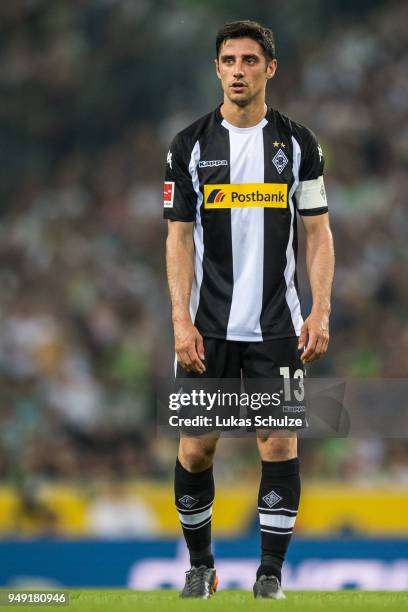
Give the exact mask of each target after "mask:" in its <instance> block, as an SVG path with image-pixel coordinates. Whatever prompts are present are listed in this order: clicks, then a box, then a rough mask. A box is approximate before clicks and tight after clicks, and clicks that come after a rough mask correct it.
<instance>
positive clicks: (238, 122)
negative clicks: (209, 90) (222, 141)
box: [220, 96, 268, 128]
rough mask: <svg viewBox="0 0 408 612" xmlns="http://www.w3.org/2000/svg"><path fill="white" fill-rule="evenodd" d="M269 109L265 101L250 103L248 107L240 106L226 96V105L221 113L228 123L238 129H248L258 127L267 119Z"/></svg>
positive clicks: (224, 104) (223, 105) (221, 109)
mask: <svg viewBox="0 0 408 612" xmlns="http://www.w3.org/2000/svg"><path fill="white" fill-rule="evenodd" d="M267 110H268V107H267V106H266V104H265V99H264V98H262V99H261V100H259V101H255V100H254V101H253V102H250V103H249V104H248V105H247V106H238V105H237V104H234V103H233V102H231V100H229V99H228V98H227V97H226V96H224V103H223V104H222V106H221V108H220V111H221V115H222V116H223V117H224V119H225V120H226V121H228V123H231V124H232V125H235V126H236V127H241V128H247V127H253V126H254V125H257V124H258V123H259V122H260V121H262V119H263V118H264V117H265V115H266V113H267Z"/></svg>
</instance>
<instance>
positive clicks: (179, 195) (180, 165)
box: [163, 135, 197, 221]
mask: <svg viewBox="0 0 408 612" xmlns="http://www.w3.org/2000/svg"><path fill="white" fill-rule="evenodd" d="M190 159H191V149H190V147H189V145H188V143H185V141H184V140H183V139H182V138H181V137H180V135H177V136H176V137H175V138H174V140H173V142H172V143H171V146H170V149H169V151H168V153H167V159H166V173H165V179H164V192H163V207H164V210H163V217H164V218H165V219H171V220H173V221H195V217H196V202H197V194H196V192H195V190H194V185H193V178H192V175H191V174H190V169H189V164H190Z"/></svg>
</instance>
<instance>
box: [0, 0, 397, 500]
mask: <svg viewBox="0 0 408 612" xmlns="http://www.w3.org/2000/svg"><path fill="white" fill-rule="evenodd" d="M255 4H256V3H255ZM260 4H261V3H260ZM262 4H264V3H262ZM287 4H292V8H290V7H282V11H280V12H278V13H276V9H277V7H280V4H278V3H277V2H271V3H270V7H269V9H268V8H267V7H265V6H263V7H262V8H259V11H258V13H257V14H256V15H251V16H252V17H256V18H258V19H260V20H263V21H264V22H266V23H267V24H270V25H271V27H272V28H273V29H275V31H276V37H277V50H278V57H282V59H281V61H280V64H279V71H278V76H277V77H276V79H274V81H273V82H272V83H271V87H270V91H269V93H268V95H269V97H270V103H271V104H272V105H273V106H275V107H277V108H278V109H279V110H281V112H283V113H285V114H288V115H289V116H290V117H292V118H293V119H294V120H296V121H299V122H301V123H305V124H306V125H308V126H309V127H311V128H312V129H313V130H314V131H315V132H316V134H318V137H319V140H320V142H321V144H322V147H323V150H324V152H325V158H326V174H327V178H326V188H327V193H328V198H329V207H330V211H331V222H332V227H333V232H334V237H335V246H336V257H337V271H336V279H335V286H334V298H333V314H332V342H331V346H330V350H329V353H328V355H327V357H326V358H325V359H324V360H322V361H321V362H319V363H318V364H317V365H316V366H314V367H313V368H311V370H310V374H311V375H313V374H316V375H320V374H322V375H325V376H333V377H338V378H341V377H375V378H381V377H385V378H393V377H396V378H403V377H406V375H407V371H408V317H407V307H406V305H407V302H408V283H407V282H406V277H407V274H406V269H407V262H408V246H407V241H406V235H407V232H408V215H407V213H406V203H405V195H404V194H405V193H407V191H408V179H407V176H408V174H407V172H406V170H407V165H408V106H407V98H408V38H407V36H406V23H407V22H408V5H406V4H405V3H401V2H397V1H389V2H373V3H372V8H366V9H365V10H364V11H361V12H356V11H357V7H355V8H354V9H353V7H352V6H351V4H350V3H345V4H346V5H347V6H348V10H347V11H344V12H341V11H340V9H339V11H338V12H337V13H336V12H335V11H334V13H333V14H332V15H330V14H328V13H327V5H328V4H330V3H324V2H316V3H314V8H313V10H314V11H317V14H316V15H315V17H316V18H315V19H314V20H313V22H312V23H310V27H308V28H303V27H302V20H301V19H300V18H299V17H297V18H295V17H296V15H292V14H291V13H290V11H291V10H293V11H294V10H295V9H296V8H299V7H300V6H301V4H299V3H298V2H294V3H287ZM354 4H357V3H354ZM227 5H228V3H227V2H222V1H220V2H218V3H217V6H215V4H214V3H212V2H208V3H195V2H181V1H180V2H177V1H174V2H169V3H168V6H167V7H165V6H164V4H162V3H154V2H153V1H152V0H140V1H139V0H138V2H134V1H133V0H70V1H69V2H55V3H54V2H51V3H50V2H46V1H45V0H15V2H13V3H2V4H1V6H0V30H1V34H2V35H1V37H0V90H1V96H2V104H1V107H0V139H1V145H0V158H1V163H2V178H1V185H0V195H1V204H0V284H1V288H2V291H1V293H0V313H1V318H0V399H1V404H0V479H2V480H4V481H11V482H13V483H15V485H16V486H18V487H20V489H21V491H22V492H23V493H24V492H25V491H30V490H31V487H32V486H33V482H34V483H35V482H37V481H38V480H42V479H61V478H67V479H72V480H76V481H81V480H83V479H92V478H103V477H107V478H111V479H113V480H115V479H121V478H150V477H153V478H162V479H165V478H168V477H170V475H171V472H172V469H173V462H174V455H175V443H173V442H169V441H162V440H160V439H158V438H157V437H156V435H155V388H157V385H159V384H160V377H161V376H168V375H170V373H171V365H172V361H173V357H172V337H171V326H170V318H169V302H168V297H167V288H166V280H165V271H164V237H165V224H164V222H163V221H162V208H161V203H162V175H163V171H164V159H165V153H166V151H167V147H168V143H169V141H170V140H171V137H172V136H173V135H174V133H175V132H176V131H178V129H180V128H181V127H183V126H184V125H187V124H188V123H189V122H190V121H192V120H194V119H195V118H197V117H199V116H200V115H202V114H204V113H205V112H208V111H209V110H210V109H211V108H213V107H215V106H216V104H217V103H218V102H219V101H220V93H219V90H218V84H217V82H216V78H215V76H214V75H213V67H212V57H213V55H214V50H213V46H214V45H213V39H214V38H215V32H216V29H217V27H219V26H220V25H221V24H222V23H223V22H224V21H225V20H228V19H233V18H237V17H241V16H242V15H243V14H245V16H246V15H247V13H248V11H247V10H245V11H242V12H241V13H239V14H238V13H237V12H234V13H233V14H232V13H231V10H230V11H229V12H228V9H227ZM241 6H242V7H244V6H245V4H244V3H241V2H237V8H240V7H241ZM319 7H320V8H319ZM362 7H366V3H362ZM360 8H361V7H360ZM272 9H275V10H272ZM268 10H269V12H268ZM303 10H304V9H303ZM319 10H320V11H321V15H322V16H324V19H322V21H323V23H321V22H320V21H319V19H318V17H319V12H318V11H319ZM325 11H326V12H325ZM275 13H276V14H275ZM292 17H293V19H291V18H292ZM203 18H205V19H206V23H207V26H208V27H206V28H205V32H203V29H202V23H203ZM305 18H306V17H305ZM309 19H310V16H309ZM275 22H276V23H275ZM288 23H289V24H290V27H289V26H288V28H287V30H285V28H286V25H287V24H288ZM281 32H282V34H281ZM281 39H282V40H281ZM280 50H282V54H281V55H280ZM299 252H300V256H299V259H300V262H299V265H300V269H303V270H304V261H303V256H302V254H301V253H302V251H301V249H300V251H299ZM304 276H305V275H304V274H303V277H304ZM303 285H304V290H303V294H304V297H305V299H304V309H305V312H307V309H308V307H309V306H310V295H309V293H308V290H307V285H306V283H305V282H303ZM391 408H392V407H390V409H391ZM236 444H237V448H239V443H236ZM247 444H248V442H247V441H245V442H242V445H247ZM239 454H240V453H239V452H237V454H236V455H233V456H232V457H230V462H233V463H234V470H238V469H239V465H240V463H239V462H238V461H236V458H237V455H239ZM302 456H303V461H304V465H305V466H306V467H307V470H306V469H305V476H306V472H307V473H308V474H309V475H310V477H313V478H318V477H319V476H320V477H327V478H332V479H343V480H353V479H356V478H357V479H358V478H365V477H370V478H376V477H378V476H379V475H381V476H382V477H384V478H386V477H387V478H392V479H395V480H399V481H401V482H407V481H408V447H407V445H406V443H405V441H399V442H398V441H396V440H388V441H386V440H381V439H378V440H370V441H368V440H365V441H364V440H347V441H343V442H339V441H330V440H327V441H320V442H317V441H314V442H304V443H302ZM225 459H226V464H225V465H228V456H226V457H225ZM255 464H256V461H255V459H254V460H253V462H252V463H251V464H250V465H251V466H254V467H253V469H254V470H255ZM241 468H242V474H246V473H247V472H248V469H252V468H251V467H250V468H248V467H245V465H242V466H241ZM235 474H236V471H235Z"/></svg>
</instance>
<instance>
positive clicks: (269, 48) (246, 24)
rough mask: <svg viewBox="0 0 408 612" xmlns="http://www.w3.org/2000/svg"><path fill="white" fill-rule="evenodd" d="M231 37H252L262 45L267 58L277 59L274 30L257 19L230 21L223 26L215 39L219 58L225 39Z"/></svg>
mask: <svg viewBox="0 0 408 612" xmlns="http://www.w3.org/2000/svg"><path fill="white" fill-rule="evenodd" d="M229 38H252V39H253V40H256V42H257V43H259V44H260V45H261V47H262V50H263V52H264V55H265V58H266V59H267V60H272V59H275V40H274V36H273V32H272V30H270V29H269V28H265V27H264V26H262V25H261V24H260V23H258V22H256V21H250V20H249V19H247V20H244V21H230V22H228V23H226V24H225V25H223V26H222V28H221V29H220V30H219V32H218V34H217V38H216V40H215V48H216V53H217V58H218V56H219V54H220V49H221V46H222V44H223V42H224V41H226V40H228V39H229Z"/></svg>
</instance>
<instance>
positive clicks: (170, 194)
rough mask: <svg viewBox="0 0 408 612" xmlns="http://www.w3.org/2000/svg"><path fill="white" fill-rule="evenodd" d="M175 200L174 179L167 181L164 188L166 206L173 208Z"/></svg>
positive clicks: (164, 203)
mask: <svg viewBox="0 0 408 612" xmlns="http://www.w3.org/2000/svg"><path fill="white" fill-rule="evenodd" d="M173 201H174V181H165V182H164V190H163V205H164V208H173Z"/></svg>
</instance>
